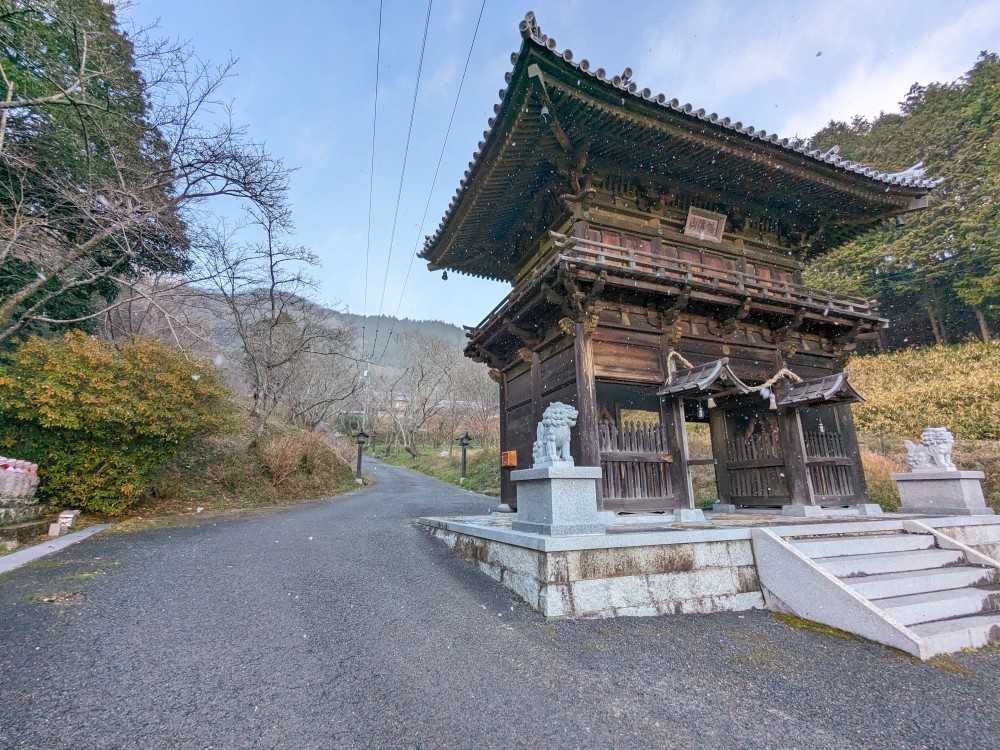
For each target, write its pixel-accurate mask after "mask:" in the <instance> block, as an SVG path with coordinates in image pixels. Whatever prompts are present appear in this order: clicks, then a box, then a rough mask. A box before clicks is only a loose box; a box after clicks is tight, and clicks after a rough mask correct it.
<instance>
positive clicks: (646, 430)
mask: <svg viewBox="0 0 1000 750" xmlns="http://www.w3.org/2000/svg"><path fill="white" fill-rule="evenodd" d="M597 433H598V446H599V449H600V454H601V469H602V470H603V471H602V474H603V476H602V482H603V495H604V500H605V502H609V501H610V502H611V503H612V504H616V505H621V506H622V507H626V508H628V507H635V508H636V509H653V508H655V509H660V508H666V507H673V505H674V493H673V490H672V487H671V484H670V464H671V463H673V457H672V456H671V455H670V448H669V445H670V443H669V437H668V434H667V428H666V427H663V426H662V425H655V426H654V425H645V424H640V423H633V422H623V423H622V426H621V429H619V428H618V426H617V425H615V424H610V423H607V422H602V423H600V424H598V426H597Z"/></svg>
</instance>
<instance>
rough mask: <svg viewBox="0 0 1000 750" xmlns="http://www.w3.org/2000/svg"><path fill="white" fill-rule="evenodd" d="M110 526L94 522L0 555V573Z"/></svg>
mask: <svg viewBox="0 0 1000 750" xmlns="http://www.w3.org/2000/svg"><path fill="white" fill-rule="evenodd" d="M109 526H111V524H110V523H98V524H94V525H93V526H88V527H87V528H85V529H83V530H81V531H74V532H73V533H72V534H66V535H65V536H60V537H56V538H54V539H50V540H49V541H47V542H42V543H41V544H36V545H34V546H33V547H28V548H27V549H22V550H18V551H17V552H12V553H11V554H9V555H5V556H3V557H0V575H3V574H4V573H9V572H10V571H12V570H14V568H20V567H21V566H22V565H26V564H27V563H30V562H32V561H34V560H37V559H38V558H40V557H45V556H46V555H51V554H52V553H53V552H58V551H59V550H61V549H65V548H66V547H69V546H70V545H73V544H76V543H77V542H82V541H83V540H84V539H86V538H87V537H90V536H93V535H94V534H96V533H97V532H99V531H104V530H105V529H106V528H108V527H109Z"/></svg>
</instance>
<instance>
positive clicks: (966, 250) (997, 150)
mask: <svg viewBox="0 0 1000 750" xmlns="http://www.w3.org/2000/svg"><path fill="white" fill-rule="evenodd" d="M811 143H812V145H813V147H814V148H818V149H820V150H822V151H826V150H829V149H831V148H833V147H834V146H837V147H839V153H840V155H841V156H843V157H846V158H849V159H853V160H857V161H861V162H863V163H865V164H868V165H870V166H873V167H876V168H878V169H882V170H887V171H890V172H894V171H902V170H906V169H908V168H911V167H914V166H915V165H917V164H919V165H920V166H918V167H916V168H917V169H922V170H924V171H925V172H926V176H928V177H935V178H937V177H940V178H944V179H943V181H942V183H941V184H940V186H939V187H938V188H937V189H936V190H935V191H934V193H933V194H932V196H931V197H930V202H929V206H928V208H927V209H926V210H923V211H919V212H916V213H915V214H914V215H912V216H907V217H905V219H901V220H897V221H895V222H892V223H888V224H886V225H884V226H882V227H881V228H879V229H878V230H876V231H872V232H870V233H868V234H866V235H864V236H862V237H860V238H859V239H857V240H854V241H853V242H850V243H848V244H846V245H843V246H841V247H839V248H836V249H834V250H833V251H831V252H830V253H828V254H827V255H825V256H823V257H821V258H819V259H817V260H815V261H814V262H813V263H812V264H811V265H810V266H809V267H808V269H807V273H806V278H807V281H808V283H810V284H814V285H816V286H819V287H823V288H827V289H831V290H834V291H839V292H844V293H849V294H859V295H863V296H866V297H875V298H877V299H878V300H879V302H880V307H881V311H882V313H883V315H885V316H886V317H888V318H889V319H890V322H891V328H890V330H889V331H888V334H887V342H888V343H889V345H890V346H891V347H893V348H899V347H905V346H909V345H914V344H924V343H948V342H955V341H959V340H961V339H962V338H963V337H965V336H967V335H969V334H973V335H976V336H978V337H980V338H981V339H983V340H985V341H989V340H990V338H991V337H992V336H993V335H995V332H996V329H997V326H998V324H1000V249H998V248H1000V210H998V207H1000V206H998V201H1000V57H998V56H997V55H996V54H994V53H986V52H984V53H982V54H981V55H980V58H979V60H978V61H977V62H976V64H975V65H974V66H973V67H972V69H971V70H970V71H969V72H968V73H967V74H966V75H965V76H963V77H962V78H961V79H960V80H958V81H956V82H954V83H932V84H929V85H914V86H913V87H912V88H911V89H910V92H909V94H908V95H907V97H906V100H905V101H904V102H902V110H901V113H900V114H883V115H882V116H880V117H878V118H877V119H875V120H874V121H871V122H869V121H868V120H865V119H863V118H856V119H855V120H853V121H852V122H850V123H845V122H831V123H830V124H829V125H828V126H827V127H826V128H824V129H823V130H821V131H820V132H818V133H816V135H815V136H813V138H812V139H811Z"/></svg>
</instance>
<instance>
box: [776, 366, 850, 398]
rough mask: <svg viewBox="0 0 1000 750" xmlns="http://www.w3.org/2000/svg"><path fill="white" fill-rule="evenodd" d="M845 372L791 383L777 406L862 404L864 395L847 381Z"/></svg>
mask: <svg viewBox="0 0 1000 750" xmlns="http://www.w3.org/2000/svg"><path fill="white" fill-rule="evenodd" d="M847 377H848V376H847V373H846V372H838V373H837V374H836V375H826V376H824V377H822V378H812V379H811V380H803V381H802V382H801V383H794V384H793V385H791V386H790V387H789V388H788V390H787V391H786V392H785V394H784V395H783V396H782V397H781V398H780V399H778V406H798V405H800V404H815V403H838V404H849V403H854V404H863V403H864V402H865V399H864V397H863V396H862V395H861V394H860V393H858V392H857V391H856V390H854V387H853V386H852V385H851V384H850V383H849V382H848V380H847Z"/></svg>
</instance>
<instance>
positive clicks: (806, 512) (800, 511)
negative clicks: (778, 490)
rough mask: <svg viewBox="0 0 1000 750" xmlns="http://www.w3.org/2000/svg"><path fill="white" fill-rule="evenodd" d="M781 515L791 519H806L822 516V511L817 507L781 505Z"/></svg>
mask: <svg viewBox="0 0 1000 750" xmlns="http://www.w3.org/2000/svg"><path fill="white" fill-rule="evenodd" d="M781 515H783V516H790V517H792V518H807V517H812V516H821V515H823V509H822V508H821V507H820V506H818V505H782V506H781Z"/></svg>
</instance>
